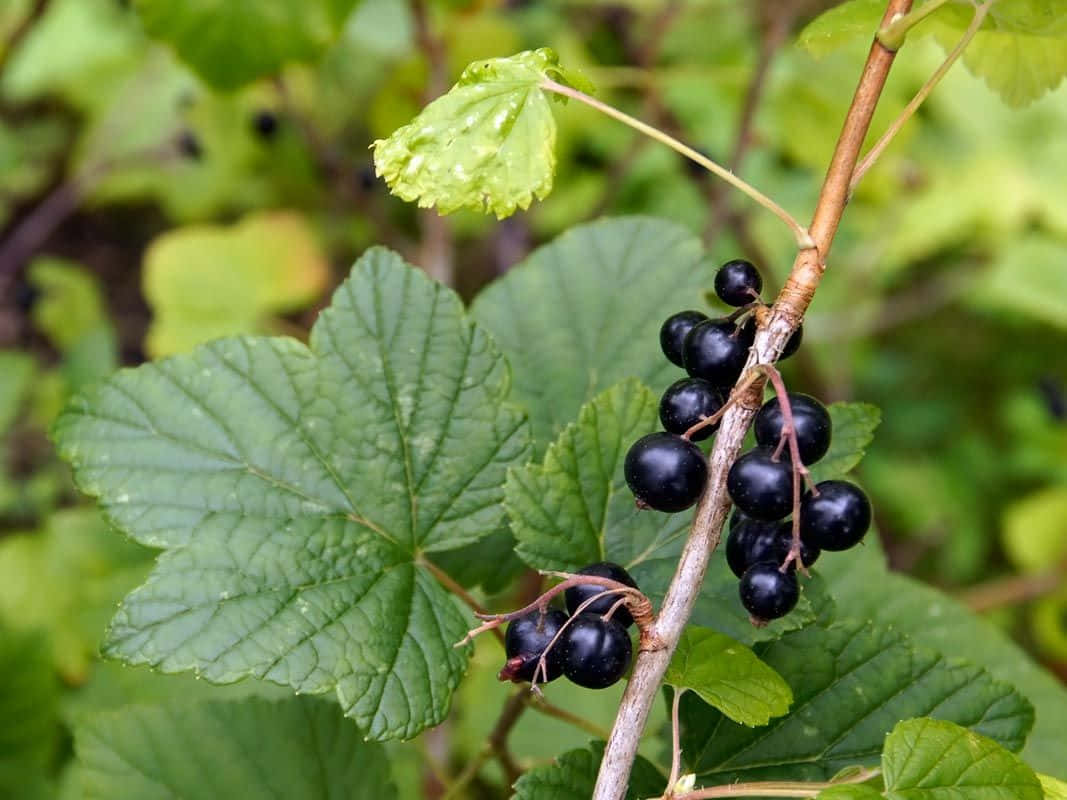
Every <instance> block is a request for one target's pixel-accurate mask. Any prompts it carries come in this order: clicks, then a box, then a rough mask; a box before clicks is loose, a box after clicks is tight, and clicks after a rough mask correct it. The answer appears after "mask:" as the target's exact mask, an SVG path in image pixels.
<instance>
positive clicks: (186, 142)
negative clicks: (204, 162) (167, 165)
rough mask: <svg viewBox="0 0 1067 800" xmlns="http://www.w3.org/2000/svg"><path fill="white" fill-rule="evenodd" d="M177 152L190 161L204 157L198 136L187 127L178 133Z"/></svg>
mask: <svg viewBox="0 0 1067 800" xmlns="http://www.w3.org/2000/svg"><path fill="white" fill-rule="evenodd" d="M178 152H179V153H181V154H182V155H183V156H185V157H186V158H188V159H189V160H190V161H199V160H200V159H202V158H203V157H204V148H203V147H202V146H201V145H200V138H199V137H198V136H197V135H196V134H195V133H193V132H192V131H191V130H188V129H186V130H183V131H182V132H181V133H179V134H178Z"/></svg>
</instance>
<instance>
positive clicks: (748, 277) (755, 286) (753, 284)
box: [715, 258, 763, 306]
mask: <svg viewBox="0 0 1067 800" xmlns="http://www.w3.org/2000/svg"><path fill="white" fill-rule="evenodd" d="M762 288H763V278H761V277H760V274H759V270H758V269H756V267H755V266H754V265H753V264H752V262H750V261H745V260H744V259H742V258H737V259H734V260H733V261H727V262H726V263H725V264H723V265H722V266H721V267H719V271H718V272H716V273H715V294H717V295H718V296H719V299H720V300H722V301H723V302H724V303H726V305H728V306H747V305H748V304H749V303H751V302H754V301H755V300H758V299H759V293H760V290H761V289H762Z"/></svg>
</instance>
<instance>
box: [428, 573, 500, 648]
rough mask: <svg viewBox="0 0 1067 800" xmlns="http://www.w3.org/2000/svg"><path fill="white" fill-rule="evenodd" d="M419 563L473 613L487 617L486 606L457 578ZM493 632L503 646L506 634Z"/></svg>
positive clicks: (497, 629)
mask: <svg viewBox="0 0 1067 800" xmlns="http://www.w3.org/2000/svg"><path fill="white" fill-rule="evenodd" d="M418 563H419V564H421V565H422V566H424V567H426V569H427V571H429V573H430V574H431V575H433V576H434V577H435V578H437V582H438V583H440V584H441V585H442V586H444V587H445V589H447V590H448V591H450V592H452V594H454V595H455V596H456V597H458V598H459V599H460V600H462V601H463V602H464V603H466V604H467V606H468V607H469V608H470V609H471V611H473V612H474V613H475V614H479V615H487V614H488V613H489V611H488V610H487V609H486V608H485V606H483V605H482V604H481V603H479V602H478V601H477V600H475V599H474V597H473V595H471V593H470V592H468V591H467V590H466V589H464V588H463V587H462V586H460V585H459V583H457V582H456V579H455V578H453V577H452V576H451V575H449V574H448V573H447V572H445V571H444V570H443V569H441V568H440V567H439V566H437V565H436V564H434V563H433V562H432V561H425V560H420V561H419V562H418ZM492 630H493V634H494V635H495V636H496V638H497V639H499V640H500V643H501V644H503V643H504V632H503V631H501V630H500V629H499V628H493V629H492Z"/></svg>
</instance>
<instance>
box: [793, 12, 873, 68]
mask: <svg viewBox="0 0 1067 800" xmlns="http://www.w3.org/2000/svg"><path fill="white" fill-rule="evenodd" d="M884 15H885V3H884V2H882V0H848V2H845V3H841V4H840V5H837V6H834V7H833V8H831V9H830V10H828V11H824V12H823V13H822V14H820V15H819V16H817V17H816V18H815V19H813V20H812V21H811V22H809V23H808V24H807V25H806V26H805V28H804V30H802V31H801V32H800V34H799V35H798V36H797V44H798V45H800V47H802V48H804V49H805V50H807V51H808V52H809V53H811V54H812V55H813V56H815V57H816V58H822V57H823V56H825V55H827V54H828V53H832V52H833V51H834V50H837V49H838V48H840V47H843V46H845V45H847V44H851V43H852V42H854V41H856V40H857V39H862V40H863V41H864V42H868V43H869V42H870V41H871V39H872V38H874V35H875V34H876V33H877V32H878V27H879V25H881V22H882V17H883V16H884Z"/></svg>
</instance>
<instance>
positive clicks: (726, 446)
mask: <svg viewBox="0 0 1067 800" xmlns="http://www.w3.org/2000/svg"><path fill="white" fill-rule="evenodd" d="M911 4H912V0H889V2H888V7H887V9H886V13H885V17H884V20H883V24H884V23H885V22H888V21H889V20H890V19H892V18H893V17H895V16H896V15H897V14H904V13H907V12H908V11H909V10H910V8H911ZM894 55H895V53H894V52H892V51H889V50H887V49H886V48H885V47H883V46H882V45H880V44H879V43H878V42H877V41H875V42H874V44H873V45H872V47H871V51H870V54H869V55H868V57H867V62H866V64H865V65H864V68H863V73H862V75H861V76H860V80H859V85H858V87H857V88H856V92H855V94H854V95H853V99H852V105H851V107H850V108H849V111H848V114H847V116H846V118H845V122H844V126H843V127H842V130H841V135H840V137H839V138H838V142H837V146H836V148H835V150H834V155H833V158H832V159H831V161H830V166H829V169H828V170H827V173H826V178H825V180H824V182H823V186H822V191H821V192H820V194H819V202H818V205H817V206H816V209H815V214H814V216H813V219H812V223H811V227H810V229H809V230H810V233H811V236H812V239H813V240H814V242H815V247H813V248H809V249H806V250H801V251H800V252H799V253H798V254H797V257H796V261H795V262H794V263H793V269H792V272H791V273H790V275H789V278H788V280H787V281H786V283H785V286H784V287H783V289H782V291H781V293H780V294H779V295H778V298H777V300H776V301H775V303H774V306H773V307H772V309H771V313H770V314H769V315H768V317H767V319H766V321H765V323H764V324H763V325H762V326H761V327H760V329H759V330H758V331H757V333H756V340H755V344H753V346H752V350H751V352H750V354H749V361H748V367H751V366H753V365H755V364H765V363H771V362H773V361H775V360H776V359H777V358H778V354H779V353H781V351H782V348H783V347H784V346H785V343H786V340H787V339H788V338H789V336H790V335H791V334H792V332H793V330H794V329H795V328H796V327H797V325H798V324H800V320H801V318H802V317H803V316H804V312H805V311H806V310H807V308H808V305H809V304H810V303H811V299H812V296H813V295H814V293H815V288H816V287H817V286H818V284H819V280H820V279H821V278H822V274H823V272H824V270H825V269H826V257H827V254H828V253H829V251H830V245H831V244H832V243H833V238H834V234H835V233H836V232H837V226H838V224H839V223H840V221H841V215H842V214H843V213H844V210H845V205H846V203H847V202H848V191H849V182H850V180H851V178H852V173H853V170H855V168H856V162H857V161H858V160H859V154H860V148H861V147H862V146H863V140H864V138H865V137H866V135H867V130H868V128H869V127H870V124H871V118H872V117H873V115H874V109H875V107H876V106H877V104H878V98H879V97H880V95H881V93H882V88H883V87H884V85H885V80H886V77H887V76H888V74H889V68H890V66H891V65H892V63H893V57H894ZM762 397H763V381H762V380H761V381H757V382H756V383H754V384H753V385H752V386H750V387H749V389H748V390H747V391H746V392H745V394H744V395H743V396H742V398H740V400H739V402H737V403H735V404H734V406H732V407H731V408H730V410H729V411H728V412H727V413H726V415H725V416H724V417H723V420H722V423H721V425H720V427H719V433H718V435H717V436H716V439H715V447H714V449H713V450H712V452H711V455H710V456H709V467H710V469H709V475H708V487H707V489H706V490H705V492H704V496H703V497H702V498H701V500H700V503H699V505H698V506H697V510H696V515H695V517H694V519H693V527H692V531H691V532H690V535H689V539H688V540H687V542H686V545H685V549H684V550H683V551H682V556H681V558H680V560H679V562H678V568H677V570H676V572H675V574H674V578H673V579H672V581H671V585H670V587H669V588H668V589H667V594H666V596H665V598H664V600H663V606H662V608H661V609H660V612H659V616H658V617H657V619H656V622H655V624H654V626H653V633H654V636H653V637H652V638H653V639H654V640H655V641H656V644H657V646H656V648H655V649H647V650H642V651H641V652H639V653H638V655H637V659H636V661H635V664H634V670H633V675H632V676H631V678H630V682H629V684H628V686H627V687H626V693H625V694H624V695H623V698H622V703H621V704H620V706H619V712H618V715H617V716H616V718H615V724H614V727H613V728H612V731H611V736H610V737H609V738H608V743H607V747H606V749H605V751H604V759H603V761H602V762H601V764H600V773H599V775H598V776H597V783H596V789H595V790H594V792H593V800H622V798H624V797H625V795H626V789H627V785H628V783H629V778H630V769H631V767H632V766H633V761H634V758H635V757H636V755H637V748H638V744H639V742H640V739H641V734H642V732H643V731H644V728H645V723H646V722H647V720H648V714H649V711H650V710H651V708H652V703H654V702H655V700H656V697H657V696H658V693H659V687H660V684H661V683H662V681H663V675H664V673H665V672H666V670H667V665H668V664H669V663H670V659H671V656H672V655H673V653H674V649H675V647H677V645H678V639H679V638H680V637H681V634H682V629H683V628H684V627H685V625H686V623H687V622H688V621H689V617H690V615H691V613H692V610H693V604H694V603H695V602H696V598H697V596H698V595H699V593H700V586H701V583H702V582H703V580H704V573H705V572H706V571H707V568H708V561H709V559H710V557H711V554H712V552H713V551H714V550H715V548H716V547H717V546H718V544H719V536H720V534H721V531H722V526H723V522H724V521H725V520H726V514H727V513H728V511H729V509H730V499H729V497H728V495H727V493H726V473H727V472H728V471H729V469H730V465H731V464H733V462H734V460H735V459H736V458H737V456H738V454H739V453H740V452H741V446H742V443H743V441H744V438H745V432H746V431H747V430H748V428H749V426H750V425H751V423H752V418H753V417H754V416H755V414H756V411H758V410H759V406H760V402H761V400H762Z"/></svg>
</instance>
